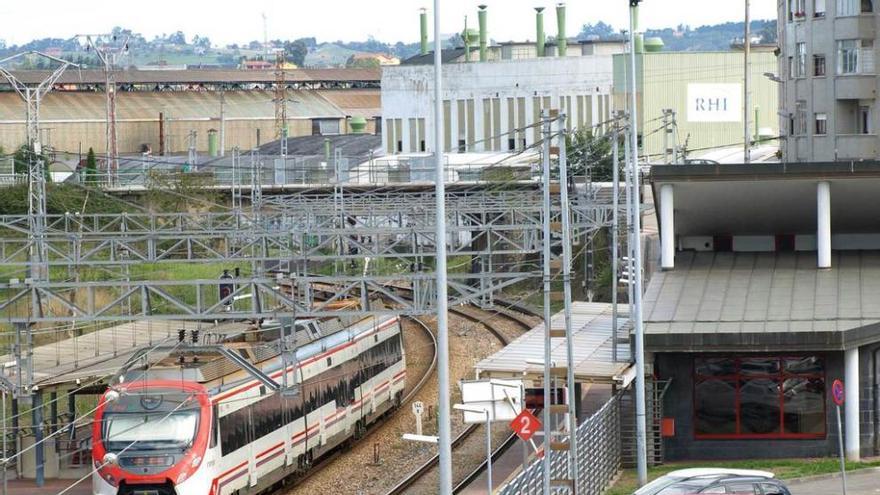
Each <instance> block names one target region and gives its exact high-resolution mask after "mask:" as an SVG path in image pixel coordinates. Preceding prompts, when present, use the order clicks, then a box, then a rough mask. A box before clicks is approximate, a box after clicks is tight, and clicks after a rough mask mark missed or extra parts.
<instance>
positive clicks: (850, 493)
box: [791, 469, 880, 495]
mask: <svg viewBox="0 0 880 495" xmlns="http://www.w3.org/2000/svg"><path fill="white" fill-rule="evenodd" d="M846 481H847V483H846V488H847V490H846V493H847V495H880V473H878V472H877V471H875V470H873V469H869V470H866V471H857V472H850V473H847V476H846ZM791 493H792V495H838V494H842V493H843V485H842V483H841V482H840V478H839V477H838V478H831V479H825V480H820V481H812V482H808V483H799V484H793V485H791Z"/></svg>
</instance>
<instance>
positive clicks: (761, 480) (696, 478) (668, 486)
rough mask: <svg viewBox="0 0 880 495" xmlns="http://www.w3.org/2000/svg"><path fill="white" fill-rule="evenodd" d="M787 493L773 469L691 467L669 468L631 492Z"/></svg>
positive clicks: (659, 494)
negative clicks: (664, 472)
mask: <svg viewBox="0 0 880 495" xmlns="http://www.w3.org/2000/svg"><path fill="white" fill-rule="evenodd" d="M702 493H725V494H728V495H731V494H736V495H791V492H790V491H789V490H788V487H786V486H785V483H783V482H781V481H779V480H777V479H776V478H775V477H774V475H773V473H770V472H767V471H753V470H750V469H720V468H694V469H682V470H680V471H673V472H671V473H669V474H667V475H666V476H661V477H660V478H657V479H656V480H654V481H652V482H650V483H648V484H647V485H645V486H643V487H642V488H640V489H638V490H637V491H636V492H635V493H634V494H633V495H695V494H702Z"/></svg>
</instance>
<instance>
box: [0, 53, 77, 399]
mask: <svg viewBox="0 0 880 495" xmlns="http://www.w3.org/2000/svg"><path fill="white" fill-rule="evenodd" d="M31 55H37V56H39V57H43V58H47V59H49V60H51V61H54V62H57V63H58V67H57V68H56V69H55V70H53V71H52V73H51V74H49V76H47V77H46V78H45V79H43V80H42V81H41V82H39V83H37V84H36V85H34V84H27V83H25V82H23V81H21V80H20V79H18V78H17V77H16V76H15V75H14V74H12V72H10V71H9V70H8V69H6V68H5V65H6V64H8V63H9V62H12V61H14V60H17V59H21V58H23V57H26V56H31ZM71 65H73V64H72V63H71V62H68V61H66V60H62V59H60V58H56V57H52V56H51V55H46V54H44V53H40V52H27V53H20V54H18V55H13V56H12V57H8V58H5V59H3V60H0V75H2V76H3V77H4V78H5V79H6V81H7V82H8V83H9V85H10V86H12V89H14V90H15V92H16V93H18V95H19V96H21V98H22V99H23V100H24V102H25V107H26V113H27V140H28V149H29V151H30V154H29V155H28V171H27V174H28V216H27V225H28V232H29V235H28V243H29V249H28V259H29V265H28V267H27V275H26V277H27V280H26V281H25V282H26V283H33V282H41V281H48V278H49V252H48V245H47V243H46V242H45V241H46V176H45V169H46V164H45V163H43V159H42V146H41V145H40V103H41V102H42V100H43V97H44V96H46V94H48V93H49V92H50V91H52V88H53V86H54V85H55V82H57V81H58V79H59V78H60V77H61V75H62V74H63V73H64V71H65V70H67V68H68V67H70V66H71ZM31 305H32V306H33V307H36V308H40V311H42V305H41V301H40V295H39V293H37V292H34V293H32V294H31ZM15 329H16V335H15V349H14V354H15V356H16V361H17V362H18V363H20V368H19V372H18V373H17V377H16V378H17V383H16V390H15V392H16V393H23V394H25V395H26V394H28V393H29V390H30V386H31V383H32V382H33V374H34V369H33V361H32V352H33V336H32V333H31V331H30V325H29V322H23V323H20V324H17V325H15ZM23 354H24V355H23Z"/></svg>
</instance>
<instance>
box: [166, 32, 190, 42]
mask: <svg viewBox="0 0 880 495" xmlns="http://www.w3.org/2000/svg"><path fill="white" fill-rule="evenodd" d="M167 41H168V43H171V44H172V45H186V35H185V34H183V31H177V32H176V33H174V34H171V35H169V36H168V39H167Z"/></svg>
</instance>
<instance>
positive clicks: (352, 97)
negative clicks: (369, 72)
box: [318, 89, 382, 118]
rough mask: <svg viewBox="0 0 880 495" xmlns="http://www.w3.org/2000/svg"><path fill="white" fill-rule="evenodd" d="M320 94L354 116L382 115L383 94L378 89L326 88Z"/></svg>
mask: <svg viewBox="0 0 880 495" xmlns="http://www.w3.org/2000/svg"><path fill="white" fill-rule="evenodd" d="M318 94H319V95H321V97H322V98H324V99H325V100H327V101H329V102H331V103H333V104H334V105H336V106H337V107H339V109H340V110H342V111H343V112H345V114H346V115H349V116H352V117H355V116H356V117H366V118H372V117H376V116H381V115H382V94H381V92H380V91H379V90H378V89H325V90H320V91H318Z"/></svg>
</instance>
